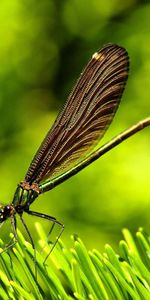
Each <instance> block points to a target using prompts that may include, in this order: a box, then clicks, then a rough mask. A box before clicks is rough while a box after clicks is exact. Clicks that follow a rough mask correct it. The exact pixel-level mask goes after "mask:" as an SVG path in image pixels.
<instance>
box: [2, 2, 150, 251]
mask: <svg viewBox="0 0 150 300" xmlns="http://www.w3.org/2000/svg"><path fill="white" fill-rule="evenodd" d="M149 16H150V2H149V1H144V0H142V1H138V0H126V1H119V0H105V1H104V0H93V1H90V0H62V1H58V0H53V1H52V0H40V1H35V0H26V1H20V0H11V1H10V0H1V1H0V202H2V203H4V204H5V203H9V202H11V200H12V197H13V193H14V191H15V188H16V184H17V183H18V182H19V181H20V180H22V179H23V178H24V175H25V173H26V170H27V168H28V166H29V163H30V161H31V159H32V157H33V155H34V153H35V151H36V150H37V148H38V146H39V145H40V143H41V141H42V139H43V138H44V136H45V134H46V132H47V131H48V129H49V127H50V126H51V125H52V123H53V121H54V119H55V117H56V115H57V113H58V111H59V110H60V108H61V107H62V106H63V104H64V102H65V100H66V98H67V96H68V94H69V92H70V89H71V88H72V86H73V84H74V83H75V82H76V79H77V78H78V76H79V74H80V72H81V71H82V68H83V67H84V65H85V64H86V63H87V61H88V59H89V58H90V57H91V55H92V54H93V53H94V52H95V51H96V50H97V49H99V48H101V47H102V46H103V45H104V44H106V43H108V42H112V43H117V44H119V45H122V46H124V47H125V48H126V49H127V50H128V52H129V55H130V60H131V67H130V76H129V80H128V84H127V87H126V90H125V93H124V95H123V99H122V103H121V106H120V108H119V110H118V112H117V114H116V116H115V118H114V121H113V124H112V125H111V126H110V128H109V130H108V132H107V134H106V135H105V137H104V139H103V140H102V141H101V144H102V143H104V142H106V141H107V140H109V139H111V138H112V137H113V136H115V135H116V134H117V133H119V132H121V131H123V130H124V129H126V128H128V127H129V126H130V125H133V124H134V123H136V122H137V121H139V120H140V119H143V118H144V117H147V116H149V115H150V89H149V87H150V17H149ZM149 148H150V131H149V128H147V129H145V130H144V131H143V132H140V133H138V134H137V135H136V136H134V137H132V138H131V139H129V140H128V141H126V142H124V143H123V144H121V145H120V146H119V147H118V148H115V149H114V150H112V151H111V152H109V153H108V154H106V155H105V156H103V157H102V158H101V159H99V160H98V161H97V162H95V163H93V164H92V165H91V166H89V167H88V168H86V169H85V170H83V171H82V172H81V173H79V174H78V175H76V176H75V177H73V178H71V179H70V180H68V181H67V182H65V183H63V184H62V185H60V186H58V187H57V188H55V189H54V190H52V191H50V192H48V193H46V194H45V195H42V196H40V197H39V198H38V199H37V200H36V201H35V202H34V203H33V205H32V210H36V211H39V212H45V213H47V214H50V215H52V216H55V217H56V218H57V219H58V220H60V221H61V222H63V223H64V224H65V227H66V228H65V232H64V234H63V240H64V241H65V242H66V243H68V244H69V243H70V234H71V233H77V234H78V235H79V236H80V237H81V238H82V239H83V241H84V242H85V244H86V245H87V247H88V248H89V249H90V248H92V247H96V248H98V249H100V250H102V249H103V247H104V244H105V243H110V244H111V245H113V246H114V245H116V246H117V243H118V241H119V240H120V238H121V230H122V228H123V227H128V228H129V229H130V230H131V231H132V232H134V231H135V230H136V229H137V228H138V227H139V226H144V227H145V229H146V230H149V226H150V218H149V211H150V204H149V199H150V189H149V181H150V175H149V170H150V155H149V153H150V150H149ZM34 220H35V219H34V218H33V217H32V218H31V217H29V218H28V217H27V221H28V224H29V227H30V229H31V230H32V234H33V235H34V232H35V229H34V228H33V223H34V222H33V221H34ZM40 222H42V223H43V221H42V220H41V221H40ZM45 226H47V225H45ZM34 238H35V240H36V238H37V237H36V235H34Z"/></svg>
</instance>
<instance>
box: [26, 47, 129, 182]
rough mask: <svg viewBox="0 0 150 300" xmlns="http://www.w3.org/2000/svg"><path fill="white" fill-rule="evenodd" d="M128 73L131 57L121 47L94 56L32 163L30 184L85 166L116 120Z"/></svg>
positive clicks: (28, 174) (27, 175)
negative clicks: (88, 157)
mask: <svg viewBox="0 0 150 300" xmlns="http://www.w3.org/2000/svg"><path fill="white" fill-rule="evenodd" d="M128 69H129V58H128V54H127V52H126V50H125V49H124V48H122V47H119V46H117V45H112V44H109V45H107V46H105V47H104V48H102V49H101V50H100V51H98V52H96V53H95V54H94V55H93V56H92V59H91V60H90V61H89V63H88V64H87V66H86V67H85V69H84V70H83V72H82V73H81V76H80V78H79V80H78V81H77V83H76V85H75V87H74V89H73V90H72V92H71V94H70V96H69V97H68V100H67V102H66V104H65V106H64V108H63V110H62V111H61V112H60V114H59V115H58V117H57V119H56V121H55V122H54V124H53V126H52V128H51V129H50V131H49V132H48V134H47V136H46V137H45V139H44V141H43V143H42V144H41V146H40V148H39V150H38V151H37V153H36V155H35V157H34V159H33V161H32V162H31V165H30V167H29V169H28V172H27V174H26V177H25V180H26V181H28V182H29V183H32V182H36V183H41V182H43V181H45V180H47V179H48V180H50V181H51V180H53V179H54V178H55V177H58V176H61V175H62V174H64V173H65V172H66V171H67V170H69V169H70V168H72V167H73V166H74V165H76V164H79V163H80V162H82V160H83V159H84V158H85V157H86V156H87V155H88V154H89V153H90V152H91V150H92V149H93V148H94V147H95V146H96V144H97V143H98V142H99V140H100V139H101V138H102V136H103V135H104V133H105V131H106V130H107V128H108V126H109V125H110V123H111V121H112V119H113V117H114V114H115V112H116V110H117V108H118V106H119V103H120V99H121V96H122V93H123V90H124V87H125V83H126V81H127V77H128Z"/></svg>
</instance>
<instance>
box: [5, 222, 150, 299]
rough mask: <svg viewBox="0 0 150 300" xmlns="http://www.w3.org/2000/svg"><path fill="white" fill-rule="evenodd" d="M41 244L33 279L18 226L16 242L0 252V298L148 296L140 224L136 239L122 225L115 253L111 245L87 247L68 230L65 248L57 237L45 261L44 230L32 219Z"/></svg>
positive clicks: (149, 279)
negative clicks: (121, 237) (101, 249)
mask: <svg viewBox="0 0 150 300" xmlns="http://www.w3.org/2000/svg"><path fill="white" fill-rule="evenodd" d="M36 231H37V233H38V235H39V245H40V247H41V249H43V245H44V246H45V247H44V249H43V252H41V253H40V252H37V253H36V254H37V255H36V259H37V278H38V279H37V281H36V279H35V270H34V266H33V257H34V253H33V249H32V247H31V245H30V244H29V243H27V242H26V241H25V240H24V238H23V236H22V235H21V233H20V232H19V231H18V235H19V243H17V245H16V246H15V247H14V248H13V249H12V250H11V251H9V252H4V253H2V254H1V255H0V263H1V270H0V282H1V287H0V295H1V297H2V299H4V300H5V299H15V300H17V299H21V300H23V299H26V300H32V299H39V300H42V299H44V300H45V299H61V300H62V299H66V300H69V299H70V300H71V299H79V300H84V299H90V300H96V299H98V300H100V299H102V300H115V299H120V300H122V299H134V300H140V299H143V300H144V299H145V300H148V299H150V260H149V254H150V238H149V236H148V235H147V234H146V233H145V232H144V231H143V229H139V231H138V232H137V234H136V240H137V241H136V242H135V240H134V238H133V237H132V235H131V233H130V232H129V231H128V230H127V229H124V230H123V235H124V240H122V241H121V242H120V244H119V254H117V253H115V251H114V250H113V249H112V247H111V246H109V245H106V246H105V252H104V253H103V254H101V253H100V252H99V251H98V250H96V249H93V250H92V251H88V250H87V249H86V247H85V245H84V244H83V242H82V241H81V240H80V238H78V237H77V236H72V239H73V247H72V248H71V249H70V250H69V249H68V248H66V246H65V245H64V244H63V242H62V241H61V240H59V242H58V244H57V246H56V247H55V249H54V251H53V252H52V253H51V255H50V256H49V258H48V260H47V263H46V267H45V266H44V265H43V260H44V256H45V255H47V254H48V253H49V251H50V245H48V244H45V238H46V236H45V232H44V231H43V228H42V227H41V225H40V224H39V223H36Z"/></svg>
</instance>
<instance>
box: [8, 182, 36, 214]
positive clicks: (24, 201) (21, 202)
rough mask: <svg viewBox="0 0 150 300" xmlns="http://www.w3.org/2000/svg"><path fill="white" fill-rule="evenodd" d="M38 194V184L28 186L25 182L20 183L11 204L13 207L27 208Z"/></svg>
mask: <svg viewBox="0 0 150 300" xmlns="http://www.w3.org/2000/svg"><path fill="white" fill-rule="evenodd" d="M39 193H40V189H39V187H38V184H36V183H32V184H31V185H30V184H29V183H28V182H27V181H21V182H20V184H18V187H17V189H16V192H15V194H14V198H13V201H12V204H13V206H14V207H17V206H22V207H25V208H28V207H29V205H30V204H31V203H32V202H33V201H34V199H35V198H37V196H38V195H39Z"/></svg>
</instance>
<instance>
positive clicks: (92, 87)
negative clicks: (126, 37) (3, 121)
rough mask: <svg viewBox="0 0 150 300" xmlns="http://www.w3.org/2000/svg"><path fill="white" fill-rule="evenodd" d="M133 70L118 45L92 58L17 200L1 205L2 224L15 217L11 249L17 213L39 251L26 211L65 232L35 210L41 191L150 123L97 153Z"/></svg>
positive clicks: (147, 122)
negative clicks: (27, 221) (33, 203)
mask: <svg viewBox="0 0 150 300" xmlns="http://www.w3.org/2000/svg"><path fill="white" fill-rule="evenodd" d="M128 69H129V57H128V54H127V52H126V50H125V49H124V48H122V47H119V46H117V45H113V44H108V45H106V46H105V47H104V48H102V49H101V50H100V51H98V52H96V53H95V54H94V55H93V56H92V59H91V60H90V61H89V63H88V64H87V66H86V67H85V69H84V70H83V72H82V73H81V76H80V78H79V79H78V81H77V83H76V85H75V87H74V89H73V90H72V92H71V94H70V96H69V97H68V100H67V102H66V104H65V106H64V108H63V110H62V111H61V112H60V114H59V115H58V117H57V119H56V121H55V122H54V124H53V126H52V128H51V129H50V131H49V132H48V134H47V135H46V137H45V139H44V141H43V142H42V144H41V146H40V148H39V149H38V151H37V153H36V155H35V156H34V158H33V160H32V162H31V164H30V166H29V169H28V171H27V173H26V176H25V179H24V180H23V181H21V182H20V183H19V184H18V186H17V189H16V191H15V194H14V198H13V200H12V202H11V203H10V204H9V205H5V206H4V205H1V206H0V223H2V224H3V223H4V221H5V220H6V219H8V218H10V220H11V224H12V230H13V233H14V239H13V240H12V241H10V243H9V244H8V245H7V246H6V249H8V248H10V247H12V246H13V245H14V244H15V243H16V242H17V232H16V225H17V224H16V215H19V217H20V219H21V221H22V223H23V225H24V227H25V229H26V231H27V233H28V235H29V238H30V241H31V243H32V246H33V248H34V249H35V247H34V243H33V240H32V237H31V235H30V232H29V230H28V227H27V225H26V223H25V221H24V218H23V214H24V213H27V214H30V215H33V216H37V217H40V218H45V219H48V220H49V221H51V222H53V224H55V223H57V224H58V225H60V226H61V230H60V234H59V236H60V235H61V233H62V231H63V229H64V225H63V224H62V223H61V222H59V221H58V220H56V219H55V218H54V217H51V216H49V215H46V214H42V213H38V212H34V211H31V210H30V205H31V203H32V202H33V201H34V200H35V199H36V198H37V197H38V196H39V195H40V194H41V193H44V192H46V191H49V190H51V189H52V188H54V187H55V186H57V185H58V184H60V183H62V182H63V181H65V180H66V179H68V178H70V177H71V176H73V175H75V174H76V173H78V172H79V171H80V170H82V169H83V168H85V167H86V166H88V165H89V164H90V163H92V162H93V161H95V160H96V159H98V158H99V157H100V156H102V155H103V154H104V153H106V152H108V151H109V150H110V149H112V148H114V147H115V146H117V145H118V144H120V143H121V142H122V141H124V140H126V139H127V138H129V137H130V136H132V135H133V134H135V133H136V132H138V131H140V130H142V129H143V128H145V127H147V126H149V125H150V118H147V119H145V120H143V121H141V122H139V123H138V124H136V125H134V126H133V127H131V128H129V129H128V130H126V131H124V132H123V133H121V134H119V135H118V136H116V137H115V138H113V139H112V140H111V141H109V142H108V143H106V144H105V145H103V146H102V147H100V148H99V149H97V150H95V151H93V149H94V147H95V146H96V144H97V143H98V142H99V140H100V139H101V138H102V137H103V135H104V133H105V131H106V130H107V128H108V126H109V125H110V123H111V121H112V120H113V117H114V115H115V113H116V110H117V108H118V106H119V103H120V99H121V96H122V93H123V90H124V87H125V84H126V81H127V78H128ZM59 236H58V238H59ZM56 242H57V240H56ZM56 242H55V243H54V245H53V247H54V246H55V244H56Z"/></svg>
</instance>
